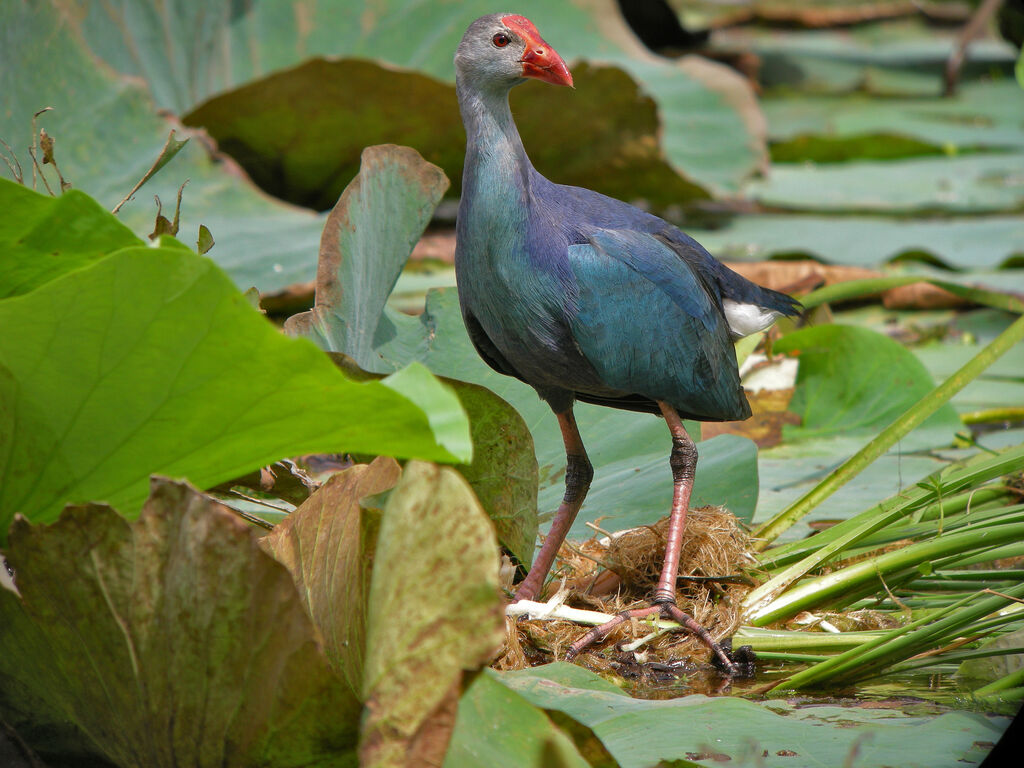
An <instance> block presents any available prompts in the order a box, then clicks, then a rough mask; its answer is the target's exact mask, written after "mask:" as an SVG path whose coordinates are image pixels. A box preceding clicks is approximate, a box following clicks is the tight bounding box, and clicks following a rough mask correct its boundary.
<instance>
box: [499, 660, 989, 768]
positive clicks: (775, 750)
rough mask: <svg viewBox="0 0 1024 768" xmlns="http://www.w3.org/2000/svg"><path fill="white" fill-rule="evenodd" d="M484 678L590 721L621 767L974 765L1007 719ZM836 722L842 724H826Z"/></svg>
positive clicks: (548, 669) (549, 668) (590, 680)
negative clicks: (651, 694)
mask: <svg viewBox="0 0 1024 768" xmlns="http://www.w3.org/2000/svg"><path fill="white" fill-rule="evenodd" d="M493 674H494V675H495V677H497V679H498V680H500V681H501V682H502V683H504V684H505V685H507V686H508V687H510V688H511V689H512V690H513V691H515V692H516V693H518V694H519V695H521V696H522V697H523V698H525V699H526V700H527V701H529V702H530V703H531V704H533V705H534V706H537V707H541V708H542V709H548V710H554V711H558V712H564V713H565V714H566V715H568V716H569V717H571V718H573V719H574V720H577V721H578V722H580V723H582V724H583V725H585V726H587V727H589V728H590V729H591V730H593V732H594V733H595V734H596V735H597V737H598V738H599V739H600V740H601V742H602V743H603V744H604V746H605V748H606V749H607V750H608V752H609V753H611V755H612V757H614V758H615V760H616V761H618V764H619V765H621V766H622V768H647V767H648V766H652V765H667V764H672V765H675V764H677V763H676V762H674V761H680V763H678V764H682V765H689V764H691V762H692V763H696V764H698V765H707V766H717V765H722V764H723V763H725V762H727V761H728V762H729V764H732V765H743V764H756V765H764V766H768V767H769V768H773V767H774V766H792V765H836V766H838V765H844V764H853V765H856V764H860V763H863V764H864V765H900V766H908V768H909V767H910V766H920V767H921V768H932V767H933V766H937V765H950V764H957V765H961V764H962V765H977V764H978V763H979V762H981V760H982V759H983V758H984V756H985V753H986V751H987V750H985V749H983V748H982V749H979V748H978V746H976V744H975V743H976V742H981V743H985V744H992V743H994V742H995V741H997V740H998V738H999V736H1000V734H1001V733H1002V731H1003V730H1004V729H1005V728H1006V726H1007V723H1008V719H1007V718H987V717H985V716H983V715H978V714H969V713H965V712H950V713H946V714H941V715H939V716H937V717H936V716H921V715H916V716H915V715H911V714H907V713H904V712H901V711H899V710H893V709H891V708H884V709H872V708H867V707H865V708H850V707H837V706H828V705H825V706H820V705H819V706H806V707H797V706H794V705H792V704H788V703H783V702H772V703H771V704H770V705H762V704H756V703H754V702H751V701H746V700H744V699H740V698H735V697H720V698H708V697H706V696H699V695H695V696H686V697H683V698H680V699H672V700H668V701H646V700H641V699H634V698H631V697H629V696H625V695H623V694H622V693H621V692H617V691H614V690H611V689H610V687H609V685H608V683H607V682H605V681H604V680H602V679H601V678H600V677H598V676H597V675H596V674H594V673H592V672H589V671H587V670H584V669H581V668H579V667H574V666H573V665H571V664H565V663H557V664H548V665H546V666H544V667H539V668H534V669H526V670H522V671H518V672H506V673H503V674H497V673H493ZM837 721H839V722H841V723H842V724H843V725H844V727H842V728H837V727H835V725H836V722H837ZM911 726H912V727H914V731H913V733H914V737H913V747H912V748H911V749H908V746H907V730H906V729H907V728H908V727H911ZM682 761H691V762H682Z"/></svg>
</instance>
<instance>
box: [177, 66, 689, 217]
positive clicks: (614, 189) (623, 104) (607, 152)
mask: <svg viewBox="0 0 1024 768" xmlns="http://www.w3.org/2000/svg"><path fill="white" fill-rule="evenodd" d="M573 78H574V80H575V88H574V89H573V90H572V91H567V90H564V89H556V88H551V87H550V86H547V85H541V84H539V83H531V84H528V86H527V87H524V88H518V89H516V90H515V91H514V92H513V96H512V109H513V112H514V113H515V116H516V122H517V124H518V125H519V128H520V131H521V132H522V135H523V142H524V144H525V146H526V148H527V151H528V152H529V154H530V157H531V159H532V160H533V162H534V164H535V165H536V166H537V168H538V169H539V170H540V171H541V172H542V173H545V174H547V175H549V176H550V177H551V178H554V179H557V180H558V181H559V182H562V183H565V184H577V185H583V186H590V187H594V188H596V189H599V190H601V191H602V192H604V193H605V194H610V195H612V196H616V197H623V198H626V199H636V198H642V199H644V200H647V201H648V202H649V203H650V204H652V205H656V206H659V207H664V206H667V205H671V204H677V203H680V202H683V201H685V200H688V199H690V198H693V197H703V196H704V195H705V193H704V192H703V191H702V190H701V189H700V188H699V187H697V186H695V185H694V184H692V183H689V182H687V181H685V180H684V179H683V178H681V177H680V176H679V175H678V174H677V173H676V171H675V170H673V169H672V167H671V166H669V165H668V164H667V163H666V162H665V158H664V156H663V153H662V150H661V147H660V145H659V132H660V125H659V120H658V111H657V107H656V105H655V102H654V101H653V100H652V99H651V98H650V97H649V96H647V95H646V94H645V93H644V92H643V91H642V90H641V89H640V88H639V87H638V85H637V84H636V83H635V82H634V81H633V80H632V79H630V77H629V76H628V75H627V74H626V73H625V72H623V71H622V70H621V69H619V68H617V67H609V66H592V65H588V64H586V63H585V62H583V63H580V64H578V65H575V66H574V67H573ZM325 103H327V104H330V105H331V108H330V109H324V104H325ZM558 114H565V115H567V116H568V115H570V114H571V115H572V119H552V115H558ZM185 121H186V122H187V123H188V124H190V125H195V126H202V127H204V128H205V129H206V130H207V131H209V132H210V133H211V135H213V137H214V138H215V139H217V142H218V144H219V146H220V148H221V149H222V150H223V151H225V152H227V153H228V154H230V155H231V156H232V157H233V158H235V159H236V160H238V161H239V162H240V163H241V164H242V165H243V166H244V167H245V168H246V170H248V171H249V174H250V175H251V176H252V178H253V179H254V180H255V181H256V182H257V183H258V184H259V185H260V186H261V187H263V188H264V189H268V190H272V191H273V192H274V193H275V194H277V195H279V196H281V197H283V198H285V199H287V200H291V201H293V202H297V203H301V204H303V205H308V206H309V207H311V208H316V209H326V208H330V207H331V206H332V205H333V204H334V202H335V201H336V200H337V199H338V195H339V194H340V193H341V191H342V190H343V188H344V187H345V185H346V184H347V183H348V182H349V180H351V179H352V177H353V175H354V174H355V172H356V170H357V167H358V164H359V153H360V151H361V150H362V148H363V147H365V146H369V145H372V144H379V143H381V142H397V143H401V144H407V145H409V146H413V147H416V149H417V150H419V151H420V152H421V153H423V155H424V156H425V157H427V158H429V159H430V160H431V161H432V162H434V163H436V164H438V165H440V166H441V167H443V168H444V169H445V171H446V173H447V174H448V176H449V177H450V178H452V179H455V180H456V185H455V189H454V192H456V193H457V192H458V191H459V187H460V186H461V185H460V184H459V180H460V179H461V178H462V165H463V159H464V153H465V132H464V130H463V127H462V120H461V118H460V117H459V107H458V103H457V101H456V98H455V89H454V87H453V86H452V85H451V84H450V83H445V82H442V81H440V80H437V79H435V78H433V77H431V76H428V75H425V74H421V73H418V72H409V71H404V70H396V69H394V68H393V67H386V66H383V65H381V64H377V63H374V62H370V61H364V60H361V59H340V60H334V61H327V60H324V59H313V60H311V61H308V62H305V63H303V64H300V65H298V66H297V67H294V68H292V69H288V70H284V71H280V72H275V73H274V74H272V75H270V76H268V77H266V78H264V79H261V80H256V81H252V82H250V83H248V84H246V85H244V86H242V87H241V88H238V89H236V90H233V91H230V92H228V93H225V94H223V95H221V96H218V97H215V98H213V99H211V100H210V101H207V102H205V103H203V104H202V105H200V106H199V107H198V108H197V109H196V110H194V111H193V112H190V113H189V114H188V115H186V117H185ZM582 146H585V147H587V151H586V152H579V151H577V152H567V150H566V148H567V147H582Z"/></svg>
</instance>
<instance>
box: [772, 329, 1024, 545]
mask: <svg viewBox="0 0 1024 768" xmlns="http://www.w3.org/2000/svg"><path fill="white" fill-rule="evenodd" d="M1022 339H1024V317H1019V318H1017V320H1015V321H1014V322H1013V324H1012V325H1010V327H1009V328H1007V329H1006V330H1005V331H1003V332H1002V333H1001V334H999V336H997V337H996V338H995V339H993V340H992V342H991V343H989V345H988V346H987V347H985V348H984V349H982V350H981V351H980V352H979V353H978V354H977V355H975V356H974V357H973V358H971V360H969V361H968V362H967V363H966V364H965V365H964V366H963V367H962V368H961V369H960V370H959V371H957V372H956V373H954V374H953V375H952V376H950V377H949V378H948V379H946V380H945V381H944V382H942V384H940V385H939V386H937V387H936V388H935V389H933V390H932V391H931V392H929V393H928V394H927V395H925V397H924V398H922V399H921V401H920V402H918V403H917V405H915V406H914V407H913V408H911V409H910V410H909V411H907V412H906V413H905V414H903V415H902V416H900V417H899V418H898V419H896V421H894V422H893V423H892V424H890V425H889V426H888V427H886V428H885V429H884V430H882V432H881V434H879V435H878V436H877V437H876V438H875V439H874V440H872V441H871V442H870V443H868V444H867V445H865V446H864V447H863V448H862V449H861V450H859V451H858V452H857V453H856V454H854V455H853V456H851V457H850V458H849V459H848V460H847V461H846V462H844V463H843V464H842V466H840V467H839V468H838V469H836V470H835V471H834V472H832V473H831V474H830V475H829V476H828V477H826V478H825V479H824V480H823V481H822V482H820V483H819V484H818V485H817V486H815V487H814V488H812V489H811V490H810V491H808V492H807V493H806V494H804V496H802V497H801V498H799V499H797V500H796V501H795V502H794V503H792V504H790V505H789V506H788V507H787V508H786V509H784V510H782V511H781V512H780V513H779V514H777V515H776V516H775V517H773V518H772V519H771V520H769V521H768V522H766V523H764V524H763V525H761V526H760V527H759V528H758V529H757V530H756V531H754V538H755V539H756V540H757V541H756V543H755V549H757V550H763V549H765V548H766V547H767V546H768V544H770V543H771V542H772V541H774V540H775V539H776V538H777V537H778V536H779V534H781V533H782V532H783V531H785V530H786V529H788V528H789V527H790V526H792V525H793V524H794V523H795V522H797V521H798V520H800V519H801V518H802V517H804V515H806V514H807V513H809V512H810V511H811V510H813V509H814V508H815V507H817V506H818V505H819V504H821V502H823V501H824V500H825V499H827V498H828V497H829V496H831V495H832V494H833V493H835V492H836V491H838V490H839V489H840V488H841V487H842V486H843V485H845V484H846V483H847V482H849V481H850V480H851V479H852V478H854V477H856V476H857V475H858V474H860V473H861V472H862V471H863V470H864V469H865V468H866V467H867V466H868V465H869V464H871V463H872V462H873V461H874V460H875V459H877V458H878V457H879V456H882V455H883V454H884V453H885V452H886V451H888V450H889V449H890V448H891V447H892V446H893V445H895V444H896V442H897V441H898V440H900V439H901V438H903V437H904V436H905V435H906V434H907V433H909V432H910V431H911V430H913V429H915V428H916V427H918V426H920V425H921V424H922V423H923V422H924V421H925V419H927V418H928V417H929V416H931V415H932V414H933V413H935V412H936V411H937V410H938V409H939V408H940V407H941V406H942V405H945V404H946V403H947V402H949V400H950V398H952V397H953V395H955V394H956V393H957V392H959V391H960V390H961V389H963V388H964V387H965V386H967V385H968V384H969V383H970V382H972V381H973V380H974V379H976V378H977V377H978V376H979V375H980V374H981V372H982V371H984V370H985V369H986V368H988V367H989V366H990V365H992V363H994V362H995V361H996V360H998V359H999V358H1000V357H1002V355H1003V354H1005V353H1006V351H1007V350H1009V349H1010V348H1011V347H1013V346H1014V345H1015V344H1017V343H1018V342H1020V341H1021V340H1022Z"/></svg>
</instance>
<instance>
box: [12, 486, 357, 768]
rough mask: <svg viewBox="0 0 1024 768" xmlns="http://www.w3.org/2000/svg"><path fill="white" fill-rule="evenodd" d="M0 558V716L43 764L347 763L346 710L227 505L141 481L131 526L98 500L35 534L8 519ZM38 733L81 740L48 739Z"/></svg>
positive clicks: (292, 598)
mask: <svg viewBox="0 0 1024 768" xmlns="http://www.w3.org/2000/svg"><path fill="white" fill-rule="evenodd" d="M6 555H7V557H8V559H9V561H10V563H11V565H12V566H13V567H14V569H15V571H16V573H17V577H16V578H17V586H18V589H19V591H20V598H19V597H18V596H17V595H15V594H14V593H13V592H10V591H8V590H6V589H0V618H2V620H0V627H2V629H0V680H2V685H0V711H3V713H4V715H3V716H4V719H5V720H6V721H8V722H9V723H11V724H13V725H14V726H15V727H16V728H18V730H19V733H20V734H21V735H22V736H23V737H24V738H26V739H38V741H37V742H33V743H32V745H33V746H34V747H37V748H38V749H39V750H40V751H41V752H42V753H43V754H48V753H54V752H55V753H58V754H57V755H55V757H58V758H61V759H63V760H66V759H72V758H74V757H75V754H76V752H77V759H81V760H82V762H80V763H78V764H94V763H93V762H91V761H87V760H86V759H82V758H83V755H82V751H85V752H87V753H91V754H93V755H95V754H96V753H99V755H100V756H102V757H104V758H106V759H107V760H110V761H112V762H113V763H114V764H116V765H119V766H136V765H138V766H141V765H146V766H172V765H194V766H256V765H259V766H267V767H268V768H269V766H309V765H317V766H346V765H347V766H354V765H355V764H356V760H355V749H356V743H357V739H358V732H359V713H360V703H359V700H358V699H357V698H356V697H355V696H354V695H353V694H352V692H351V691H349V690H348V689H347V688H346V687H345V686H344V685H343V684H342V683H341V682H340V681H339V680H338V679H337V678H335V677H334V675H333V674H331V671H330V668H329V667H328V664H327V661H326V659H325V658H324V656H323V655H322V653H321V652H320V650H319V648H318V644H317V641H316V632H315V630H314V628H313V625H312V624H311V622H310V620H309V618H308V617H307V615H306V613H305V611H304V610H303V608H302V603H301V602H300V601H299V600H297V599H296V594H295V587H294V584H293V582H292V579H291V577H290V576H289V575H288V572H287V571H286V570H285V569H284V568H283V567H281V566H280V565H279V564H277V563H275V562H274V561H273V560H272V559H271V558H270V557H268V556H267V555H265V554H264V553H263V552H261V551H260V550H259V547H258V545H257V541H256V538H255V536H253V533H252V529H251V527H250V526H248V525H247V524H245V523H244V522H242V521H241V520H240V519H239V518H238V517H237V516H235V515H234V514H233V513H231V512H230V511H229V510H228V509H227V508H225V507H223V506H221V505H220V504H217V503H216V502H213V501H211V500H210V499H208V498H207V497H204V496H202V495H201V494H199V493H197V492H196V491H194V490H193V489H191V488H189V487H188V486H187V485H185V484H176V483H172V482H168V481H164V480H156V481H154V483H153V486H152V493H151V495H150V498H149V500H148V501H147V502H146V505H145V507H144V509H143V512H142V514H141V515H140V517H139V519H138V520H136V521H134V522H131V523H129V522H128V521H126V520H125V519H124V518H122V517H121V516H119V515H118V514H117V513H115V512H114V510H112V509H111V508H109V507H105V506H101V505H92V506H84V507H70V508H68V509H67V510H66V511H65V512H64V513H63V514H62V515H61V517H60V519H59V521H58V522H57V523H56V524H54V525H52V526H49V527H44V526H38V525H37V526H33V525H30V524H28V523H27V522H25V521H24V520H19V521H18V522H17V523H15V525H14V526H13V527H12V529H11V536H10V541H9V547H8V548H7V550H6ZM25 695H28V696H30V697H31V698H29V699H25V698H24V696H25ZM27 702H32V708H31V709H28V708H27V707H26V706H25V705H26V703H27ZM50 723H59V724H60V730H59V731H58V733H60V732H62V731H63V732H65V733H66V732H67V728H68V726H69V724H70V725H72V726H74V727H75V728H77V729H78V733H79V734H81V736H80V738H82V739H83V740H84V744H79V749H78V750H75V749H74V746H75V745H74V744H73V743H65V744H60V743H56V744H55V743H54V741H53V740H52V739H51V737H52V732H51V731H50V729H49V727H48V725H49V724H50ZM65 749H70V750H71V755H68V754H67V752H65V753H64V754H60V753H61V752H62V751H63V750H65ZM61 764H63V763H62V760H61Z"/></svg>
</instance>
